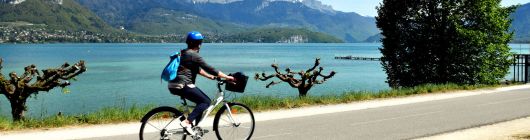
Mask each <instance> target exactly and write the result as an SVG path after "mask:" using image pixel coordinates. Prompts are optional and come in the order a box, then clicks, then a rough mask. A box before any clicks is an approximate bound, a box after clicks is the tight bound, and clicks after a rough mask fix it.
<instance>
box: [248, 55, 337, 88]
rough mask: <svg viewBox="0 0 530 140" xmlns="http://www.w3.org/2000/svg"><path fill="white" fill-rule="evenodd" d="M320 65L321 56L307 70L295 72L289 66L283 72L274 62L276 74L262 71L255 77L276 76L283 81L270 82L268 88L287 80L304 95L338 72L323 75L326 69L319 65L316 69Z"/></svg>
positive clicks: (268, 77) (260, 78) (263, 79)
mask: <svg viewBox="0 0 530 140" xmlns="http://www.w3.org/2000/svg"><path fill="white" fill-rule="evenodd" d="M318 65H320V58H317V59H316V60H315V65H314V66H313V67H312V68H310V69H308V70H306V71H303V70H302V71H300V72H293V71H291V69H289V68H287V69H285V73H281V72H280V70H279V68H278V65H277V64H272V65H271V66H272V68H274V71H275V72H276V73H275V74H271V75H267V74H265V73H261V75H260V74H258V73H256V76H255V77H254V78H255V79H256V80H261V81H267V80H269V79H271V78H274V77H276V78H278V79H280V80H281V81H280V82H275V81H272V82H270V83H269V84H267V86H266V87H267V88H269V87H270V86H273V85H275V84H279V83H281V82H286V83H288V84H289V85H290V86H291V87H293V88H296V89H298V93H299V94H298V95H299V96H300V97H304V96H306V95H307V93H308V92H309V90H311V88H312V87H313V86H314V85H315V84H323V83H324V82H325V81H326V80H328V79H329V78H331V77H333V76H334V75H335V74H336V72H335V71H331V73H330V74H329V75H322V70H324V68H322V67H319V68H318V70H316V68H317V67H318ZM296 75H297V77H300V79H297V78H295V76H296ZM318 77H322V79H321V80H318V79H317V78H318Z"/></svg>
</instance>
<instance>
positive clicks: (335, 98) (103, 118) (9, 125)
mask: <svg viewBox="0 0 530 140" xmlns="http://www.w3.org/2000/svg"><path fill="white" fill-rule="evenodd" d="M498 86H499V85H465V86H461V85H456V84H445V85H432V84H427V85H422V86H418V87H414V88H402V89H392V90H382V91H379V92H369V91H358V92H348V93H344V94H341V95H323V96H307V97H304V98H298V97H288V98H280V97H273V96H244V97H241V98H237V99H235V101H236V102H240V103H243V104H246V105H248V106H249V107H250V108H252V110H253V111H254V112H259V111H267V110H276V109H286V108H297V107H304V106H311V105H322V104H340V103H349V102H355V101H363V100H371V99H381V98H392V97H404V96H411V95H419V94H427V93H438V92H448V91H456V90H473V89H479V88H493V87H498ZM154 107H155V106H145V107H138V106H133V107H131V108H128V109H123V108H121V107H111V108H105V109H102V110H100V111H97V112H94V113H88V114H79V115H64V116H51V117H47V118H42V119H31V118H30V119H27V120H25V121H21V122H16V123H13V122H11V120H10V119H8V118H6V117H0V131H7V130H23V129H36V128H54V127H63V126H72V125H87V124H88V125H90V124H109V123H120V122H134V121H139V120H140V119H141V118H142V117H143V115H144V114H145V113H147V112H148V111H149V110H150V109H152V108H154Z"/></svg>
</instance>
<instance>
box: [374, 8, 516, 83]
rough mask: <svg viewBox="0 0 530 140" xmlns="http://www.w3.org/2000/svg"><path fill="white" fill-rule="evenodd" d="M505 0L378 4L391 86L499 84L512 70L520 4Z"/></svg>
mask: <svg viewBox="0 0 530 140" xmlns="http://www.w3.org/2000/svg"><path fill="white" fill-rule="evenodd" d="M500 2H501V0H384V1H383V3H382V4H381V5H380V6H379V7H378V8H377V10H378V14H379V15H378V16H377V17H376V20H377V27H378V28H379V29H381V30H382V35H383V38H382V43H383V47H382V48H381V49H380V51H381V53H382V54H383V57H382V60H381V61H382V62H381V63H382V65H383V67H384V69H385V71H386V73H387V74H388V81H387V82H388V83H389V85H390V86H391V87H412V86H417V85H420V84H425V83H458V84H479V83H481V84H493V83H498V82H499V80H500V79H501V78H503V77H504V76H505V75H506V74H507V73H508V70H509V66H510V64H511V59H510V57H511V53H510V49H509V46H508V42H510V40H511V38H512V35H513V33H511V32H509V31H508V28H509V26H510V23H511V20H510V19H509V15H510V13H512V12H513V11H514V9H515V7H501V5H500Z"/></svg>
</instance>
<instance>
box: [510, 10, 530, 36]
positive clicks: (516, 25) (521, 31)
mask: <svg viewBox="0 0 530 140" xmlns="http://www.w3.org/2000/svg"><path fill="white" fill-rule="evenodd" d="M512 18H513V22H512V27H511V28H512V30H514V31H515V41H516V42H530V3H527V4H524V5H521V6H520V7H519V8H517V10H516V11H515V13H513V14H512Z"/></svg>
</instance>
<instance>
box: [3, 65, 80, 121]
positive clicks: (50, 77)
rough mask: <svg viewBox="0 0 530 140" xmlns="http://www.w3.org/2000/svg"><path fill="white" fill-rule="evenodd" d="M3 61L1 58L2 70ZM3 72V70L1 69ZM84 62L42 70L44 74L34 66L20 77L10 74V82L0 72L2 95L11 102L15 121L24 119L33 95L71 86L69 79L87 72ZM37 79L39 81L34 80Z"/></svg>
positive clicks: (25, 70) (30, 66)
mask: <svg viewBox="0 0 530 140" xmlns="http://www.w3.org/2000/svg"><path fill="white" fill-rule="evenodd" d="M2 62H3V60H2V59H1V58H0V68H1V67H2ZM0 70H1V69H0ZM86 70H87V69H86V66H85V62H84V61H79V62H78V63H76V64H75V65H70V64H68V63H64V64H63V65H61V66H60V67H58V68H55V69H46V70H42V74H41V73H40V72H39V70H38V69H37V67H36V66H35V65H34V64H32V65H29V66H27V67H25V68H24V73H23V74H22V75H21V76H22V77H19V76H18V75H17V73H15V72H11V73H9V80H8V79H7V78H6V77H4V76H3V75H2V72H1V71H0V94H4V95H5V96H6V97H7V98H8V100H9V101H10V102H11V110H12V112H11V114H12V115H13V120H15V121H19V120H22V119H23V118H24V111H26V108H27V106H26V100H27V99H28V98H29V96H30V95H32V94H38V92H39V91H50V90H51V89H53V88H55V87H62V88H64V87H66V86H69V85H70V82H69V81H68V80H69V79H72V78H74V77H75V76H78V75H79V74H81V73H83V72H85V71H86ZM35 77H37V80H34V79H35Z"/></svg>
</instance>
